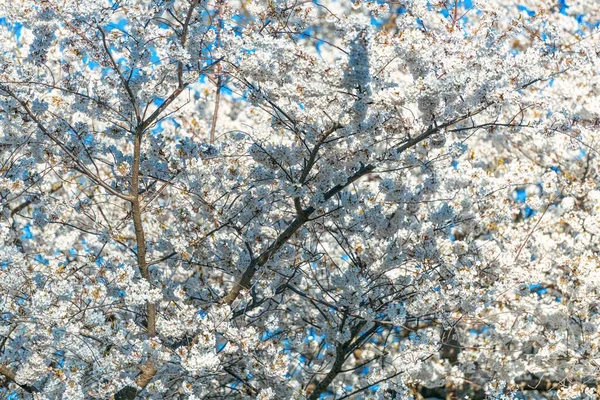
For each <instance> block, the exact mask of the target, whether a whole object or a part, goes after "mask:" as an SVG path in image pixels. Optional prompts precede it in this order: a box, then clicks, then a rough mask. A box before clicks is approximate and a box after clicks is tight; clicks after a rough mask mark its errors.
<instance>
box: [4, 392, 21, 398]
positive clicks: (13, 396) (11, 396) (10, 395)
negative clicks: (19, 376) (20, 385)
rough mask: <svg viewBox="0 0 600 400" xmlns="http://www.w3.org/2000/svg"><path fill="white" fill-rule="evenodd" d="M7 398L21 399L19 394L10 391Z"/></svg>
mask: <svg viewBox="0 0 600 400" xmlns="http://www.w3.org/2000/svg"><path fill="white" fill-rule="evenodd" d="M6 400H20V397H19V394H18V393H17V392H16V391H15V392H10V393H9V395H8V396H6Z"/></svg>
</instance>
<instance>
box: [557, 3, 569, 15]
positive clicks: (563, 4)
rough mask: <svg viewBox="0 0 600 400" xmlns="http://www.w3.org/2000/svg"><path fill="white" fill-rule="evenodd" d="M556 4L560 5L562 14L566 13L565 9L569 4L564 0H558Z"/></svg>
mask: <svg viewBox="0 0 600 400" xmlns="http://www.w3.org/2000/svg"><path fill="white" fill-rule="evenodd" d="M558 4H559V6H560V11H559V12H560V13H561V14H563V15H568V12H567V9H568V8H569V5H568V4H567V1H566V0H558Z"/></svg>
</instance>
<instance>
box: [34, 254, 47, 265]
mask: <svg viewBox="0 0 600 400" xmlns="http://www.w3.org/2000/svg"><path fill="white" fill-rule="evenodd" d="M33 259H34V260H35V261H37V262H39V263H40V264H43V265H50V261H48V259H47V258H45V257H44V256H42V255H41V254H36V255H35V257H34V258H33Z"/></svg>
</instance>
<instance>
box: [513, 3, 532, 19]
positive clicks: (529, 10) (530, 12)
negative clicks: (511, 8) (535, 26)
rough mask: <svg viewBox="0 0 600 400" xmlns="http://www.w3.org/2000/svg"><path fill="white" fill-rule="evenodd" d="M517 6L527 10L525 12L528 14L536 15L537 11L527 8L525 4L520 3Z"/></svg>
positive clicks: (520, 9) (521, 9)
mask: <svg viewBox="0 0 600 400" xmlns="http://www.w3.org/2000/svg"><path fill="white" fill-rule="evenodd" d="M517 8H518V9H519V11H525V12H526V13H527V15H529V16H530V17H533V16H535V11H534V10H532V9H530V8H527V7H526V6H524V5H523V4H519V5H518V6H517Z"/></svg>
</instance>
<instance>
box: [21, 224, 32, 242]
mask: <svg viewBox="0 0 600 400" xmlns="http://www.w3.org/2000/svg"><path fill="white" fill-rule="evenodd" d="M21 231H22V232H23V235H21V237H20V239H21V240H29V239H33V233H32V232H31V225H29V224H27V225H25V226H24V227H23V228H21Z"/></svg>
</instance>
